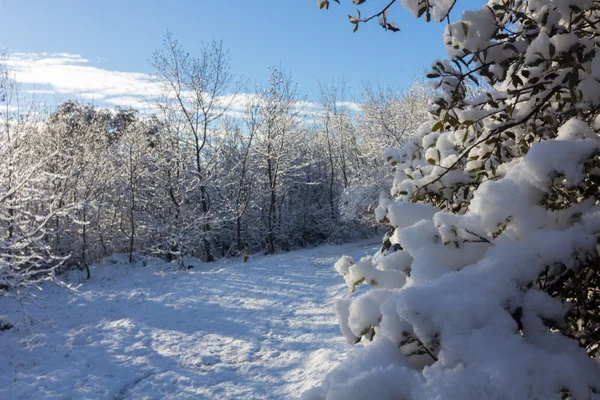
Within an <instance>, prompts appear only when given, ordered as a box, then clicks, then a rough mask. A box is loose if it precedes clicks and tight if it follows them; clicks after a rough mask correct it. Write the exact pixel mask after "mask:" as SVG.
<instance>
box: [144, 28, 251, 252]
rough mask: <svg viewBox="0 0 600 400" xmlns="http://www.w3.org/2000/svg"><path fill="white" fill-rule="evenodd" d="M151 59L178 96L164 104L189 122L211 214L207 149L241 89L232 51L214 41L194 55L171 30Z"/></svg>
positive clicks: (171, 94)
mask: <svg viewBox="0 0 600 400" xmlns="http://www.w3.org/2000/svg"><path fill="white" fill-rule="evenodd" d="M150 62H151V64H152V66H153V67H154V68H155V72H156V75H157V77H158V79H159V81H160V82H161V83H162V84H163V85H164V90H165V95H166V97H167V98H171V99H174V101H172V102H170V101H169V102H167V103H163V104H162V105H163V106H174V107H173V108H172V111H173V112H174V113H176V114H178V115H179V117H180V118H181V119H182V120H183V121H184V123H185V128H186V129H185V130H184V131H183V132H182V133H183V134H184V137H183V139H184V140H191V142H192V146H193V149H194V163H195V174H196V176H197V179H198V182H199V185H198V190H199V192H200V203H201V205H202V212H203V213H204V215H205V216H207V217H208V213H209V211H210V207H211V204H210V202H211V200H210V193H209V191H208V188H207V182H208V181H209V180H210V166H208V165H206V161H207V160H206V158H205V150H206V146H207V143H208V142H209V140H210V138H209V134H210V129H211V128H212V126H213V124H214V123H215V121H217V120H219V119H220V118H222V117H223V115H225V113H226V112H227V110H228V109H229V107H230V106H231V104H232V102H233V101H234V99H235V96H236V94H237V93H238V92H239V90H240V85H239V84H238V83H236V82H234V77H233V74H232V73H231V64H230V57H229V53H228V51H227V50H225V49H223V44H222V42H218V41H215V40H213V41H211V42H210V43H208V44H205V45H203V46H202V48H201V50H200V55H199V57H198V58H194V57H192V56H190V54H189V53H187V52H185V51H184V50H183V49H182V47H181V46H180V45H179V43H178V42H177V41H176V40H175V39H174V38H173V35H172V34H171V33H167V34H166V35H165V38H164V43H163V48H162V50H158V51H156V52H155V53H154V55H153V57H152V59H151V60H150ZM205 219H206V221H205V224H204V232H205V236H204V238H203V243H204V252H205V260H206V261H212V260H213V259H214V257H213V255H212V252H211V248H210V242H209V239H208V236H209V234H210V231H211V225H210V222H209V218H205Z"/></svg>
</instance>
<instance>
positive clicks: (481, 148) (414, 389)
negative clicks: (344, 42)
mask: <svg viewBox="0 0 600 400" xmlns="http://www.w3.org/2000/svg"><path fill="white" fill-rule="evenodd" d="M363 2H364V1H355V2H354V3H356V4H360V3H363ZM328 3H329V2H328V1H326V0H325V1H323V0H320V1H319V2H318V5H319V6H320V7H321V8H327V7H328V6H329V4H328ZM394 3H395V0H394V1H390V2H388V3H387V5H386V6H385V7H384V8H383V9H382V10H381V12H378V13H376V14H373V15H370V16H368V17H361V16H360V15H357V16H354V17H351V22H352V23H353V24H354V26H355V28H357V27H358V26H359V25H360V24H361V23H364V22H366V21H368V20H371V19H373V18H375V17H378V18H379V21H380V24H381V25H382V26H383V27H384V28H386V29H391V30H397V28H396V27H395V25H394V24H393V23H392V22H391V21H390V19H389V18H390V14H389V13H390V10H391V6H392V5H393V4H394ZM454 3H455V1H452V0H450V1H442V0H440V1H427V0H414V1H407V0H403V1H402V4H403V5H404V6H406V7H408V8H409V9H410V10H411V12H412V13H413V14H414V15H415V16H417V17H420V16H425V18H426V19H427V20H429V19H434V20H436V21H442V20H444V19H447V18H448V14H449V12H450V10H451V9H452V7H453V6H454ZM448 19H449V18H448ZM599 34H600V3H598V2H597V1H592V0H536V1H521V0H490V1H488V3H487V4H486V5H485V6H484V7H483V8H481V9H480V10H472V11H465V12H464V13H463V15H462V18H461V19H460V20H459V21H457V22H454V23H449V24H448V26H447V27H446V31H445V35H444V42H445V44H446V45H447V48H448V52H449V56H450V59H449V60H443V61H437V62H436V63H435V64H434V65H433V66H432V70H431V72H430V73H429V78H431V79H432V81H433V82H434V85H435V89H437V90H436V97H435V98H434V100H433V101H432V104H431V108H430V114H429V121H428V122H426V123H424V124H423V125H421V126H420V127H419V129H417V132H416V134H415V135H414V136H412V137H411V138H410V139H408V140H407V142H406V143H405V144H404V145H403V146H402V147H400V148H398V149H390V150H388V151H387V152H386V158H387V159H388V161H389V162H390V163H391V165H392V166H393V168H394V171H395V175H394V180H393V186H392V190H391V195H392V198H391V199H384V200H382V201H381V203H380V205H379V207H378V209H377V218H378V219H379V220H380V221H381V222H386V223H388V224H389V233H388V234H387V235H386V236H385V238H384V243H383V246H382V248H381V250H380V251H379V252H378V253H377V254H376V255H374V256H373V257H371V258H363V259H361V260H356V261H355V260H352V259H350V258H348V257H344V258H342V259H340V260H339V261H338V262H337V263H336V265H335V267H336V269H337V271H338V272H340V274H341V275H342V276H343V277H344V278H345V280H346V282H347V283H348V285H349V287H350V288H351V290H352V291H354V289H355V288H356V287H357V286H358V285H360V284H362V283H364V284H367V285H371V286H372V287H373V288H374V289H372V290H367V291H364V292H362V294H360V295H358V296H357V297H355V298H344V299H341V300H339V301H338V302H337V313H338V317H339V320H340V322H341V327H342V331H343V333H344V335H345V337H346V338H347V339H348V341H349V342H351V343H355V342H358V341H363V342H366V343H370V344H369V345H368V346H366V347H365V348H364V349H362V350H361V351H357V352H356V353H354V354H353V355H352V356H351V357H350V359H349V360H348V361H347V362H346V363H344V364H342V365H341V366H340V367H339V368H337V369H336V370H334V371H333V372H332V373H330V374H329V376H328V377H327V378H326V380H325V381H324V383H323V384H322V385H321V386H320V387H317V388H315V389H313V390H312V391H310V392H308V393H307V394H306V395H305V396H306V398H327V399H353V398H356V399H365V398H373V397H375V398H380V399H388V398H389V399H423V400H424V399H484V398H486V399H487V398H493V399H501V398H502V399H509V398H510V399H597V398H600V366H599V364H598V357H599V340H600V328H599V322H600V311H599V310H600V307H599V306H600V268H599V265H600V258H599V254H598V247H597V246H598V237H599V234H600V188H599V184H600V168H599V167H600V151H599V150H600V147H599V146H600V137H599V132H600V118H599V114H600V51H599V47H600V41H599V40H598V37H599ZM471 84H476V85H480V86H481V89H480V90H477V91H472V90H469V85H471ZM371 342H372V343H371Z"/></svg>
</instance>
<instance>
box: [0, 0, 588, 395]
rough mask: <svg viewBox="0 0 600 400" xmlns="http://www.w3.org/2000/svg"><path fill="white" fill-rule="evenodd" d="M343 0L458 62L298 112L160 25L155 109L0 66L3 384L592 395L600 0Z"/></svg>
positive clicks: (216, 391) (295, 103) (271, 85)
mask: <svg viewBox="0 0 600 400" xmlns="http://www.w3.org/2000/svg"><path fill="white" fill-rule="evenodd" d="M344 3H347V4H346V5H348V4H349V3H350V2H348V1H346V2H344V1H341V0H333V1H329V0H317V2H316V7H315V5H314V4H313V5H312V7H313V8H315V9H316V8H318V9H320V11H319V12H321V13H322V14H325V15H328V16H329V18H331V20H334V19H339V18H341V19H342V20H343V19H345V16H344V15H343V10H346V8H344V7H345V5H344ZM351 3H352V6H354V7H355V8H358V11H356V13H355V14H354V13H353V14H349V15H347V21H345V22H349V26H346V28H347V29H348V30H349V31H351V32H354V33H353V34H354V35H361V34H362V33H363V32H365V31H366V33H365V34H367V35H369V34H370V32H372V31H370V30H368V29H370V28H371V27H372V26H375V27H376V28H377V25H379V28H382V29H379V34H380V35H402V34H406V33H405V32H404V31H403V30H401V29H404V25H402V26H401V25H400V24H398V23H396V21H402V22H403V23H404V24H406V19H402V17H401V12H406V11H408V12H409V13H410V14H412V16H413V17H416V18H418V19H422V20H424V22H432V23H442V24H443V25H444V30H443V37H442V39H443V44H444V46H445V50H446V56H445V58H443V59H437V60H435V61H433V63H432V64H431V67H430V68H429V69H428V70H427V71H426V72H425V73H424V75H425V76H424V77H423V78H421V77H416V78H415V79H413V82H414V83H413V84H412V85H411V86H410V87H406V88H398V87H394V86H393V85H386V84H385V83H380V82H368V81H365V82H363V84H362V86H361V88H360V92H359V93H360V94H359V95H355V96H351V95H350V92H351V91H350V88H349V85H348V84H347V82H346V81H345V80H344V79H335V80H322V81H319V84H318V87H319V95H318V96H317V97H318V98H317V100H315V99H314V98H311V99H310V100H309V99H308V97H307V96H305V95H304V94H303V93H302V92H301V90H300V89H299V88H298V85H297V84H296V83H295V82H294V79H293V77H292V73H291V72H289V71H287V70H286V69H284V68H283V67H269V68H268V69H267V70H266V71H265V72H266V75H268V79H267V80H266V83H263V84H261V83H252V84H250V83H249V82H246V81H244V80H243V79H242V78H241V77H238V76H235V75H234V74H233V72H232V58H231V57H230V54H229V51H228V50H227V48H226V47H225V45H224V44H223V43H222V42H221V41H218V40H212V41H208V42H205V43H203V44H202V46H200V47H198V48H197V49H195V50H196V51H194V52H190V53H188V52H187V50H185V49H184V48H183V47H182V46H181V45H180V44H179V42H178V41H177V40H176V38H175V36H174V35H173V34H171V33H169V32H167V33H166V34H165V35H164V42H163V43H162V45H160V46H159V47H158V49H157V50H156V51H155V52H154V53H153V54H152V55H151V57H150V64H151V66H152V68H153V71H154V72H153V75H152V76H153V79H154V80H153V82H155V83H158V84H159V85H160V87H161V88H162V92H161V95H160V96H155V97H154V98H148V99H146V100H145V102H146V104H149V105H151V106H150V107H146V108H144V110H135V109H133V108H125V107H117V108H114V109H109V108H105V107H99V106H96V105H94V104H87V103H82V102H80V101H75V100H67V101H64V102H60V103H59V104H57V105H56V106H50V107H47V108H46V109H49V111H43V110H44V109H45V108H44V107H43V106H42V105H41V104H39V103H38V102H36V100H35V99H34V98H33V99H32V98H25V97H22V96H21V92H20V90H19V89H20V86H19V82H18V76H15V75H14V74H13V72H12V71H11V70H10V67H9V63H7V62H6V60H8V59H9V58H8V57H9V55H5V57H4V61H5V62H0V68H1V70H0V72H1V73H0V103H1V104H0V105H1V107H0V122H1V124H0V306H2V308H1V309H0V323H1V324H0V349H1V350H2V353H4V354H7V356H6V357H5V359H4V360H2V359H0V396H1V395H7V396H8V397H9V398H11V397H14V398H35V397H36V396H37V397H39V396H42V397H48V398H62V397H61V396H64V394H65V393H68V396H71V397H75V398H118V399H124V398H190V399H191V398H267V399H280V398H302V399H304V400H333V399H339V400H342V399H344V400H346V399H356V400H363V399H373V398H377V399H390V400H391V399H407V400H408V399H410V400H431V399H438V400H459V399H460V400H465V399H469V400H479V399H515V400H548V399H555V400H598V399H600V363H599V361H600V50H599V49H600V2H598V1H597V0H528V1H526V0H488V1H487V2H486V3H485V4H482V5H481V7H477V6H476V5H474V4H471V3H469V2H462V3H461V2H457V1H456V0H402V1H397V0H386V1H384V2H381V3H377V2H374V1H366V0H352V2H351ZM365 3H366V5H365ZM375 3H376V4H375ZM459 4H461V5H460V6H461V7H462V6H465V5H466V7H469V8H465V9H461V10H462V14H460V15H459V17H458V18H456V16H455V15H454V14H453V13H454V12H455V11H456V10H457V7H459ZM279 7H281V8H282V10H283V8H284V7H285V6H284V5H280V6H279ZM403 8H404V9H405V10H403ZM361 11H362V12H361ZM340 13H341V16H340ZM451 16H452V18H451ZM397 18H398V19H397ZM276 22H278V21H273V24H274V25H275V24H276ZM334 26H337V25H334ZM313 29H318V28H313ZM331 32H336V31H335V29H332V30H328V31H325V30H323V31H319V34H320V35H322V36H326V35H330V34H331ZM415 37H416V36H415ZM418 39H419V40H425V36H424V35H423V37H421V36H420V35H419V37H418ZM415 40H416V39H415ZM319 45H320V46H325V44H323V43H322V42H321V43H319ZM374 45H375V44H374ZM386 50H387V49H386ZM398 51H400V52H402V51H403V50H401V49H400V50H398ZM409 56H410V55H409ZM313 61H315V62H316V61H317V60H313ZM385 61H386V59H385V52H382V61H381V62H382V63H383V62H385ZM382 68H383V67H382ZM252 85H253V86H252ZM251 87H253V89H252V90H251V89H249V88H251ZM148 110H150V111H148ZM373 237H376V239H375V241H373ZM340 256H341V257H340ZM336 260H337V261H336ZM40 293H43V294H42V295H40ZM340 331H341V334H340ZM65 360H66V361H65ZM69 360H77V361H79V363H81V364H82V365H85V368H84V369H83V371H82V370H81V369H79V368H74V367H73V365H75V364H72V363H71V362H70V361H69ZM115 371H117V372H115Z"/></svg>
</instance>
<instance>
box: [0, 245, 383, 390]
mask: <svg viewBox="0 0 600 400" xmlns="http://www.w3.org/2000/svg"><path fill="white" fill-rule="evenodd" d="M377 242H378V241H377V240H370V241H364V242H360V243H354V244H350V245H344V246H322V247H318V248H315V249H310V250H301V251H295V252H290V253H286V254H280V255H272V256H259V257H253V258H251V259H250V260H249V261H248V262H247V263H245V264H244V263H242V262H241V261H240V260H229V261H221V262H217V263H212V264H202V263H199V262H190V263H189V264H192V265H194V268H193V269H191V270H189V271H185V272H179V271H176V270H175V265H174V264H170V265H169V264H165V263H163V262H160V261H156V260H152V262H144V261H140V262H138V263H137V264H136V265H134V266H129V265H128V264H127V263H126V262H125V259H124V258H118V257H114V258H110V259H107V260H105V261H104V262H103V263H101V264H97V265H94V266H93V267H92V269H91V272H92V279H91V280H90V281H82V282H83V284H82V285H80V286H78V287H77V288H76V290H66V289H64V288H59V287H55V286H53V285H46V286H45V287H44V292H43V296H44V298H43V299H42V300H39V301H38V303H39V304H40V305H41V306H43V309H35V308H33V309H30V313H31V315H32V316H33V317H34V318H35V319H36V320H37V321H36V322H35V323H34V324H33V325H28V324H20V325H19V326H18V328H17V329H11V330H8V331H4V332H0V398H2V399H27V398H35V399H41V398H45V399H46V398H61V399H63V398H64V399H71V398H73V399H83V398H86V399H87V398H103V399H104V398H111V399H112V398H114V399H139V398H210V399H213V398H227V399H229V398H242V399H261V398H267V399H284V398H294V397H297V396H299V395H300V394H301V393H302V392H303V391H305V390H307V389H309V388H310V387H312V386H313V385H315V384H318V383H320V382H321V380H322V379H323V378H324V375H325V374H326V373H327V372H328V371H329V370H331V369H332V368H333V367H335V366H336V365H338V364H339V362H340V361H341V359H343V358H344V355H345V353H346V352H347V350H348V345H347V344H346V341H345V340H344V339H343V337H342V335H341V334H340V330H339V327H338V325H337V322H336V318H335V315H334V312H333V307H332V300H333V298H335V297H336V296H338V295H340V294H341V293H344V292H346V291H347V287H346V285H345V284H344V282H343V280H342V278H341V277H340V276H339V275H337V273H336V272H335V270H334V269H333V264H334V262H335V261H336V260H337V259H338V258H339V257H340V256H341V255H343V254H348V255H351V256H354V257H360V256H362V255H364V254H365V253H366V252H369V253H373V252H374V251H375V249H376V248H377ZM81 279H82V278H81V277H80V274H79V273H72V274H71V275H69V277H68V280H69V281H70V282H71V283H72V284H73V285H74V286H77V285H78V283H79V282H80V281H81ZM17 310H18V307H17V306H16V304H15V302H14V301H12V302H11V301H8V300H7V299H5V298H0V316H2V318H1V319H4V318H6V317H8V319H9V320H12V321H13V322H14V320H15V319H16V318H18V314H17Z"/></svg>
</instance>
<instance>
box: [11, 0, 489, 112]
mask: <svg viewBox="0 0 600 400" xmlns="http://www.w3.org/2000/svg"><path fill="white" fill-rule="evenodd" d="M341 3H342V4H341V5H337V4H335V3H333V1H332V4H331V7H330V9H329V11H324V10H319V9H318V8H317V7H316V1H315V0H213V1H208V0H197V1H193V0H178V1H176V0H171V1H166V0H164V1H158V0H144V1H142V0H120V1H117V0H103V1H92V0H52V1H50V0H0V47H3V48H6V49H8V50H9V51H10V52H13V53H18V57H20V58H21V60H20V63H17V64H15V69H17V72H19V69H23V68H26V67H24V65H25V66H26V65H27V63H28V62H32V60H33V61H35V62H38V64H37V67H36V68H35V71H33V70H31V69H30V70H27V69H23V72H22V73H20V74H21V76H22V77H23V79H24V80H25V81H26V82H27V83H28V84H33V83H35V84H36V85H37V87H38V88H41V89H43V90H44V92H46V91H47V93H50V91H53V92H55V93H57V94H58V95H59V96H60V97H61V98H68V97H80V95H81V94H83V97H84V98H85V99H88V100H89V99H93V100H94V101H95V102H97V103H102V101H103V100H104V99H106V98H107V96H106V95H107V93H108V95H109V96H112V97H110V98H112V99H113V101H112V103H111V104H115V103H116V100H115V99H116V98H117V97H118V96H121V97H120V98H121V101H125V102H126V101H127V99H129V98H130V96H128V92H127V91H128V90H130V88H129V87H128V86H129V84H130V83H131V82H129V83H127V82H125V83H123V86H124V87H123V88H122V90H121V89H120V88H119V90H112V91H108V92H107V93H98V94H97V96H94V91H95V90H96V89H98V88H97V85H96V86H94V85H93V84H92V85H91V87H89V88H88V87H87V86H86V85H87V82H85V80H86V79H88V80H95V81H96V83H97V82H98V81H102V80H103V79H104V78H103V76H104V75H103V73H106V74H107V76H108V75H110V72H111V71H118V72H122V73H141V74H149V73H151V72H152V68H151V66H150V65H149V63H148V58H149V57H150V56H151V55H152V52H153V51H154V50H155V49H156V48H157V47H159V46H160V45H161V42H162V36H163V35H164V33H165V32H166V31H167V29H168V30H170V31H171V32H173V34H174V36H175V37H176V38H177V39H178V40H179V42H180V43H181V44H182V45H183V46H184V48H185V49H186V50H188V51H189V52H190V53H192V54H193V53H194V51H195V49H197V48H199V43H200V42H201V41H208V40H211V39H212V38H215V39H219V40H223V44H224V46H225V47H226V48H228V49H229V50H230V54H231V57H232V67H233V71H234V72H235V74H236V75H243V76H244V77H245V78H246V79H247V80H249V81H250V82H252V83H264V82H266V80H267V78H268V69H267V66H269V65H275V66H281V67H282V68H283V69H286V70H289V71H291V73H292V77H293V79H294V80H295V81H296V82H298V86H299V88H300V90H301V91H302V92H305V93H306V94H307V96H308V99H309V100H314V99H316V97H317V94H318V89H317V82H316V79H322V80H330V79H335V78H340V77H345V79H346V80H347V81H348V83H349V85H350V87H351V93H353V94H357V93H358V89H359V88H360V85H361V83H362V82H364V81H371V82H375V83H376V82H380V83H383V84H392V85H395V86H397V87H399V88H402V87H406V86H407V85H409V84H410V82H411V81H412V80H413V78H414V77H415V76H416V75H417V74H418V72H419V71H420V70H422V69H423V68H425V67H427V66H429V65H430V64H431V63H432V62H433V61H434V60H435V59H437V58H443V57H444V56H445V49H444V46H443V44H442V32H443V28H444V24H433V23H432V24H426V23H425V22H424V21H422V20H417V19H415V18H413V17H412V16H411V15H410V13H409V12H408V11H407V10H405V9H404V8H402V7H401V6H400V5H399V4H398V5H397V6H394V9H393V10H392V11H393V13H392V15H391V19H392V20H394V21H395V22H396V24H397V25H398V26H399V27H400V28H401V32H398V33H390V32H385V31H383V29H381V28H380V27H379V26H378V25H377V24H376V23H371V24H368V25H362V26H361V28H360V29H359V30H358V32H356V33H352V29H351V28H352V26H351V24H350V23H349V22H348V18H347V14H349V13H355V11H356V7H355V6H353V5H352V4H351V1H350V0H342V1H341ZM482 3H483V2H482V1H481V0H463V1H462V2H459V5H460V6H462V7H469V8H474V7H479V6H481V4H482ZM381 4H384V2H382V1H381V0H371V1H369V2H366V3H365V5H363V6H361V8H360V9H361V12H362V13H363V15H364V14H367V13H368V11H369V10H375V9H376V8H377V7H378V6H381ZM460 13H461V9H459V8H458V6H457V9H456V10H455V11H454V12H453V19H456V18H458V16H459V15H460ZM374 22H375V21H374ZM32 53H36V54H34V55H32ZM40 53H44V54H40ZM59 53H61V54H62V56H60V55H57V54H59ZM65 54H68V55H69V56H68V57H67V58H66V59H65V58H64V57H63V56H64V55H65ZM69 57H70V58H69ZM45 58H50V59H52V60H51V61H50V62H49V63H44V62H42V63H40V60H42V61H44V60H45ZM45 65H51V66H53V68H54V69H51V68H47V67H45ZM57 65H67V66H74V67H77V69H75V68H72V69H71V70H68V69H67V70H65V71H62V72H59V71H58V67H57ZM85 68H93V72H94V73H93V74H91V75H90V77H89V78H86V77H85V73H84V72H85ZM45 71H46V72H48V74H47V75H48V76H46V77H44V76H43V75H44V74H45V73H46V72H45ZM90 71H91V70H90ZM61 73H62V75H61V76H60V77H58V78H57V76H58V75H60V74H61ZM40 76H41V77H40ZM133 76H137V75H133ZM38 77H39V78H38ZM69 77H73V80H72V81H71V82H67V83H66V84H65V82H64V81H65V80H66V79H69ZM74 77H77V80H75V78H74ZM17 78H19V75H17ZM120 78H122V79H125V78H126V76H125V75H120ZM142 78H143V76H142ZM56 79H58V81H56ZM120 82H124V81H122V80H119V79H117V80H110V79H109V80H108V81H107V83H106V85H105V86H110V85H112V86H119V85H120ZM88 89H89V90H88ZM105 89H106V88H105ZM134 92H135V90H134ZM140 93H143V90H142V91H140ZM140 93H135V94H136V95H139V94H140ZM115 96H117V97H115Z"/></svg>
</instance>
